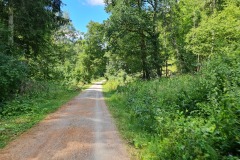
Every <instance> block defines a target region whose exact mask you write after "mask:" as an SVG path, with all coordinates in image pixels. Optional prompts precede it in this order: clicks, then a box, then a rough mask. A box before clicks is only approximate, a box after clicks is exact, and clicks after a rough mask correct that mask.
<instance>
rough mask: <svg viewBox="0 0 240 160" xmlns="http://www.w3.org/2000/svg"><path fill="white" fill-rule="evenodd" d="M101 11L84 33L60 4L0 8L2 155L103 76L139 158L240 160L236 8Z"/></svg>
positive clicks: (194, 3)
mask: <svg viewBox="0 0 240 160" xmlns="http://www.w3.org/2000/svg"><path fill="white" fill-rule="evenodd" d="M104 2H105V11H106V12H107V13H108V14H109V18H108V19H107V20H105V21H104V22H103V23H98V22H93V21H91V22H89V24H88V26H87V28H88V31H87V33H82V32H80V31H77V30H76V29H75V28H74V26H73V24H72V23H71V20H70V18H69V16H68V14H67V13H65V12H63V11H62V9H61V8H62V6H63V5H64V4H63V3H62V1H61V0H38V1H34V0H0V118H1V119H0V147H4V146H5V145H6V144H7V143H8V142H9V140H11V139H13V138H12V137H15V136H16V135H19V134H21V133H22V132H23V131H25V130H26V129H28V128H30V127H31V126H32V125H34V124H36V123H37V122H38V121H39V120H41V119H42V118H43V117H44V115H46V114H49V113H50V112H53V111H54V110H55V109H56V108H57V107H58V106H59V105H60V104H61V103H64V102H66V101H67V100H69V99H70V98H72V97H73V96H74V95H76V94H78V91H79V90H81V89H83V88H84V86H85V85H86V84H89V83H90V82H91V81H93V80H95V79H98V78H101V77H104V78H105V79H106V80H107V82H106V84H105V86H104V95H105V97H106V101H107V104H108V105H109V109H110V111H111V113H112V114H113V117H114V118H115V119H116V121H117V126H118V128H119V130H120V132H121V134H122V135H123V137H124V139H126V141H127V142H128V143H129V145H130V146H132V147H133V148H135V150H136V156H137V157H138V158H139V159H147V160H148V159H152V160H154V159H156V160H157V159H214V160H215V159H226V160H235V159H236V160H237V159H239V158H240V124H239V123H240V1H239V0H105V1H104ZM60 99H61V100H62V101H61V102H59V100H60ZM50 106H53V107H50ZM19 121H21V122H22V121H23V123H20V122H19ZM18 122H19V123H18ZM3 124H5V125H3Z"/></svg>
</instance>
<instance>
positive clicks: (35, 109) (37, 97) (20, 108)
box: [0, 82, 79, 148]
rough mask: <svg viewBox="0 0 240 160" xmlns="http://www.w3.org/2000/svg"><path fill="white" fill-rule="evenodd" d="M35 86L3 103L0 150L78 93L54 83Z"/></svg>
mask: <svg viewBox="0 0 240 160" xmlns="http://www.w3.org/2000/svg"><path fill="white" fill-rule="evenodd" d="M39 83H40V84H39ZM37 86H38V87H37V88H35V89H32V90H31V91H28V92H27V94H23V95H18V96H16V97H15V98H14V99H13V100H9V101H7V102H5V104H4V105H3V106H2V107H1V111H0V148H3V147H4V146H6V144H7V143H9V142H10V141H11V140H13V139H15V138H16V137H17V136H19V135H20V134H21V133H23V132H24V131H26V130H28V129H29V128H31V127H32V126H34V125H35V124H37V123H38V122H39V121H41V120H42V119H43V118H44V117H45V116H46V115H47V114H49V113H52V112H54V111H56V110H57V109H58V108H59V107H60V106H61V105H62V104H64V103H66V102H67V101H69V100H70V99H71V98H73V97H74V96H76V95H77V94H78V93H79V91H78V90H76V89H69V88H68V87H66V86H64V85H60V84H59V83H56V82H45V83H41V82H38V84H37ZM33 88H34V87H33Z"/></svg>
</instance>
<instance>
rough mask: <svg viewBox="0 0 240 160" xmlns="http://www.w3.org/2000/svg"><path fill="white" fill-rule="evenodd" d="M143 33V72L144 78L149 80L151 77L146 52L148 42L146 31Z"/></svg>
mask: <svg viewBox="0 0 240 160" xmlns="http://www.w3.org/2000/svg"><path fill="white" fill-rule="evenodd" d="M140 34H141V42H140V43H141V44H140V48H141V60H142V72H143V77H142V78H143V79H145V80H149V79H150V72H149V68H148V64H147V54H146V43H145V36H144V33H140Z"/></svg>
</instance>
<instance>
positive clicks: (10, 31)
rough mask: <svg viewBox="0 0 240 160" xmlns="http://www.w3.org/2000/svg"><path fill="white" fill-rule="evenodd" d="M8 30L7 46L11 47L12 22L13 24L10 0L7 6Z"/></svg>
mask: <svg viewBox="0 0 240 160" xmlns="http://www.w3.org/2000/svg"><path fill="white" fill-rule="evenodd" d="M8 30H9V36H8V44H9V45H13V43H14V39H13V35H14V22H13V1H12V0H9V4H8Z"/></svg>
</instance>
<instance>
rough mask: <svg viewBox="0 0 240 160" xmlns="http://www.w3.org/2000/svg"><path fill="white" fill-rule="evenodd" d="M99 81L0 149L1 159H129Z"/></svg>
mask: <svg viewBox="0 0 240 160" xmlns="http://www.w3.org/2000/svg"><path fill="white" fill-rule="evenodd" d="M129 159H130V158H129V156H128V153H127V151H126V147H125V145H124V144H123V142H122V140H121V139H120V137H119V135H118V132H117V130H116V127H115V125H114V123H113V120H112V118H111V116H110V114H109V112H108V110H107V107H106V104H105V102H104V98H103V94H102V83H101V82H98V83H95V84H94V85H92V86H91V87H90V88H89V89H87V90H85V91H84V92H83V93H81V94H80V95H79V96H77V97H75V98H74V99H73V100H71V101H70V102H68V103H67V104H65V105H64V106H62V107H61V108H60V109H59V110H58V111H57V112H55V113H53V114H50V115H49V116H48V117H47V118H45V119H44V120H43V121H41V122H40V123H39V124H38V125H36V126H35V127H33V128H32V129H30V130H29V131H27V132H25V133H24V134H22V135H21V136H20V137H19V138H18V139H16V140H15V141H13V142H11V143H10V144H9V145H8V146H7V147H5V148H4V149H2V150H0V160H129Z"/></svg>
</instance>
